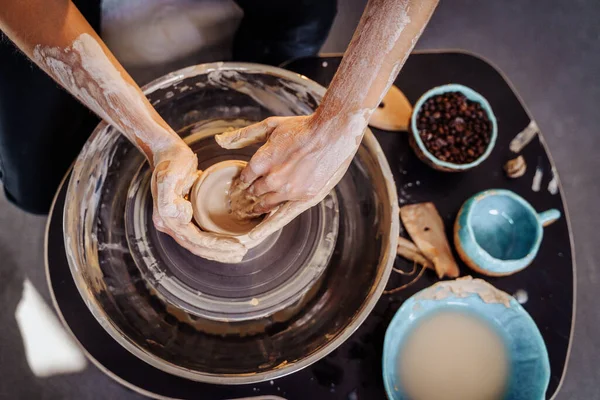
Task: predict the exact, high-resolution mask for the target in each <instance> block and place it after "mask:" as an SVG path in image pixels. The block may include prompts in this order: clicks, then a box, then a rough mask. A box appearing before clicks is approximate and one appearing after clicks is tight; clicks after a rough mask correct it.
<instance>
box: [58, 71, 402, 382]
mask: <svg viewBox="0 0 600 400" xmlns="http://www.w3.org/2000/svg"><path fill="white" fill-rule="evenodd" d="M145 92H146V94H147V95H148V96H149V97H150V99H151V102H152V104H153V105H154V107H155V108H156V109H157V111H158V112H159V113H160V114H161V116H162V117H163V118H164V119H165V120H166V122H167V123H168V124H169V125H170V126H171V127H173V129H174V130H175V131H177V132H178V133H179V134H180V135H181V136H182V137H183V138H184V140H185V141H186V142H187V143H188V144H189V145H190V147H191V148H192V149H193V150H194V151H195V152H196V154H197V156H198V162H199V163H198V168H199V169H200V170H206V169H207V168H209V167H210V166H212V165H215V164H217V163H219V162H222V161H226V160H241V161H248V160H249V159H250V157H251V156H252V154H253V153H254V152H255V151H256V150H257V148H258V146H252V147H249V148H245V149H240V150H225V149H222V148H220V147H219V146H218V144H217V143H216V142H215V140H214V135H215V134H219V133H222V132H224V131H226V130H230V129H236V128H239V127H243V126H246V125H248V124H250V123H252V122H256V121H261V120H263V119H264V118H267V117H269V116H272V115H306V114H309V113H311V112H313V111H314V110H315V109H316V107H317V105H318V103H319V101H320V100H321V98H322V96H323V94H324V92H325V89H324V88H323V87H321V86H319V85H318V84H316V83H314V82H312V81H310V80H309V79H307V78H305V77H303V76H301V75H298V74H295V73H291V72H289V71H285V70H282V69H278V68H273V67H268V66H262V65H255V64H235V63H231V64H228V63H216V64H205V65H199V66H194V67H190V68H186V69H183V70H180V71H176V72H174V73H171V74H169V75H166V76H164V77H163V78H160V79H158V80H156V81H155V82H153V83H151V84H149V85H148V86H146V88H145ZM150 173H151V171H150V168H149V166H148V164H147V163H146V162H145V159H144V158H143V156H142V155H141V154H140V153H139V152H138V151H137V150H136V149H135V148H134V146H132V145H131V144H130V143H129V142H128V141H127V140H126V139H125V138H124V137H122V136H121V135H120V134H119V133H118V132H117V131H116V130H114V129H112V128H111V127H109V126H107V125H105V124H101V125H100V126H99V127H98V128H97V129H96V130H95V132H94V133H93V135H92V137H91V138H90V139H89V141H88V142H87V144H86V145H85V147H84V149H83V150H82V152H81V154H80V156H79V158H78V160H77V162H76V164H75V167H74V169H73V173H72V177H71V180H70V182H69V187H68V190H67V195H66V202H65V208H64V224H63V228H64V229H63V231H64V238H65V239H64V240H65V249H66V253H67V259H68V262H69V267H70V269H71V273H72V275H73V278H74V281H75V284H76V286H77V288H78V290H79V293H80V294H81V296H82V298H83V299H84V301H85V303H86V305H87V307H88V308H89V310H90V311H91V313H92V314H93V315H94V317H95V318H96V319H97V320H98V322H99V323H100V324H101V325H102V327H103V328H104V329H105V330H106V332H107V333H109V334H110V335H111V336H112V338H113V339H114V340H116V341H117V342H118V343H119V344H120V345H122V346H123V347H124V348H125V349H127V350H128V351H130V352H131V353H132V354H134V355H135V356H137V357H138V358H139V359H141V360H143V361H145V362H147V363H148V364H150V365H152V366H154V367H156V368H159V369H161V370H163V371H166V372H168V373H171V374H173V375H177V376H180V377H184V378H187V379H192V380H196V381H203V382H211V383H219V384H242V383H251V382H259V381H264V380H270V379H274V378H277V377H280V376H283V375H287V374H290V373H292V372H294V371H297V370H299V369H301V368H303V367H306V366H307V365H310V364H311V363H313V362H315V361H317V360H319V359H321V358H322V357H324V356H325V355H327V354H328V353H330V352H331V351H333V350H334V349H335V348H336V347H338V346H339V345H340V344H341V343H343V342H344V341H345V340H346V339H347V338H348V337H349V336H350V335H351V334H352V332H354V331H355V330H356V329H357V328H358V326H359V325H360V324H361V323H362V322H363V321H364V320H365V318H366V317H367V316H368V314H369V312H370V311H371V310H372V309H373V307H374V306H375V303H376V302H377V300H378V299H379V296H380V295H381V293H382V291H383V289H384V287H385V284H386V282H387V279H388V277H389V274H390V272H391V268H392V265H393V262H394V259H395V241H396V238H397V236H398V231H399V222H398V216H397V215H398V206H397V204H398V200H397V194H396V188H395V185H394V181H393V177H392V176H391V172H390V168H389V165H388V163H387V161H386V159H385V156H384V155H383V153H382V151H381V148H380V146H379V144H378V143H377V141H376V139H375V137H374V136H373V135H372V133H370V132H367V133H366V135H365V137H364V139H363V142H362V144H361V147H360V149H359V150H358V152H357V155H356V157H355V158H354V160H353V162H352V164H351V166H350V168H349V170H348V172H347V174H346V175H345V177H344V178H343V179H342V181H341V182H340V183H339V184H338V185H337V186H336V188H335V189H334V190H333V191H332V192H331V193H330V195H328V196H327V197H326V198H325V199H324V201H322V202H321V203H320V204H318V205H316V206H315V207H313V208H311V209H310V210H307V211H306V212H304V213H303V214H301V215H300V216H298V217H297V218H296V219H295V220H294V221H292V222H291V223H290V224H288V225H287V226H286V227H285V228H283V229H282V230H281V231H279V232H276V233H274V234H273V235H272V236H269V237H267V238H266V239H265V240H264V241H263V242H261V243H260V244H259V245H258V246H256V247H255V248H253V249H251V250H249V252H248V254H247V255H246V257H245V258H244V260H242V262H241V263H240V264H224V263H217V262H211V261H207V260H205V259H202V258H199V257H196V256H193V255H192V254H191V253H189V252H188V251H187V250H185V249H182V248H181V247H179V246H178V245H177V244H176V243H175V242H174V240H173V239H172V238H170V237H169V236H167V235H164V234H162V233H160V232H158V231H156V229H155V228H154V225H153V224H152V197H151V194H150V187H149V182H150ZM357 243H360V246H357Z"/></svg>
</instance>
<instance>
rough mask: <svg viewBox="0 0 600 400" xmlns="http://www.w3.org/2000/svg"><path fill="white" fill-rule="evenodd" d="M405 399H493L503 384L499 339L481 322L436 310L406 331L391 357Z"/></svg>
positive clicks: (499, 394)
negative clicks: (398, 352) (395, 365)
mask: <svg viewBox="0 0 600 400" xmlns="http://www.w3.org/2000/svg"><path fill="white" fill-rule="evenodd" d="M397 363H398V364H397V365H398V369H397V371H398V373H399V378H400V379H399V380H400V382H402V386H403V388H404V390H405V391H406V393H407V394H408V396H409V398H410V399H411V400H497V399H502V398H503V397H504V394H505V392H506V386H507V382H508V370H509V360H508V355H507V351H506V346H505V344H504V341H503V339H502V338H501V337H500V336H499V335H498V334H497V333H496V332H495V331H494V329H493V328H492V327H491V326H489V325H488V323H487V322H485V321H484V320H482V319H480V318H477V317H475V316H471V315H469V314H466V313H463V312H459V311H445V312H439V313H436V314H434V315H432V316H431V317H429V318H427V319H426V320H424V321H423V322H421V323H420V324H419V325H418V326H417V327H416V328H414V329H413V331H412V332H411V333H409V336H408V338H407V339H406V343H405V344H404V346H403V348H402V350H401V351H400V354H399V356H398V360H397Z"/></svg>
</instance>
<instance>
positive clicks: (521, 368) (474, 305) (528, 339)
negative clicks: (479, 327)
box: [383, 277, 550, 400]
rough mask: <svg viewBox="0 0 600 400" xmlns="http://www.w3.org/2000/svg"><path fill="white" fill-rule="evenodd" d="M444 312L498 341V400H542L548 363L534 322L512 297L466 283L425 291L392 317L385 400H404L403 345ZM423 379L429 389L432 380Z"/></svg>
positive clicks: (474, 282) (487, 286)
mask: <svg viewBox="0 0 600 400" xmlns="http://www.w3.org/2000/svg"><path fill="white" fill-rule="evenodd" d="M444 312H453V313H457V312H459V313H465V314H467V315H469V316H472V317H473V318H476V319H478V320H479V321H481V322H482V323H485V324H486V326H487V327H489V328H491V329H492V331H493V332H494V333H495V334H497V335H498V336H499V337H500V338H501V340H502V342H503V343H504V348H505V351H506V352H507V360H508V369H507V371H508V373H507V378H506V380H505V389H504V395H503V396H502V398H503V399H507V400H543V399H544V398H545V394H546V388H547V387H548V382H549V380H550V362H549V359H548V352H547V350H546V346H545V344H544V340H543V338H542V335H541V334H540V331H539V330H538V328H537V326H536V324H535V322H534V321H533V319H532V318H531V317H530V316H529V314H528V313H527V311H525V309H524V308H523V307H522V306H521V305H520V304H519V303H518V302H517V301H516V300H515V299H514V298H512V296H510V295H508V294H507V293H504V292H501V291H499V290H498V289H496V288H494V287H493V286H492V285H490V284H489V283H487V282H485V281H482V280H480V279H471V278H470V277H466V278H459V279H457V280H455V281H446V282H439V283H437V284H435V285H433V286H430V287H429V288H426V289H424V290H422V291H420V292H418V293H416V294H415V295H413V296H412V297H410V298H409V299H408V300H407V301H405V302H404V303H403V304H402V306H401V307H400V309H399V310H398V311H397V312H396V314H395V316H394V318H393V319H392V322H391V323H390V325H389V327H388V329H387V331H386V334H385V341H384V349H383V380H384V385H385V389H386V392H387V395H388V397H389V398H390V399H391V400H409V397H408V394H407V392H406V386H408V385H407V384H406V382H403V380H402V374H401V373H400V371H399V369H400V367H399V363H398V359H399V357H401V356H402V352H403V351H406V346H405V345H406V342H407V339H408V338H409V337H410V336H411V334H412V333H413V332H414V330H415V329H416V328H417V327H418V326H419V325H420V324H422V323H423V321H425V320H427V319H428V318H431V317H432V316H434V315H436V314H437V315H439V314H438V313H444ZM441 338H442V339H443V337H441ZM447 345H448V346H452V343H447ZM428 378H429V379H430V382H431V384H435V381H436V379H435V377H433V376H428ZM466 379H468V377H466Z"/></svg>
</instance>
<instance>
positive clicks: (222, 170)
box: [190, 160, 260, 236]
mask: <svg viewBox="0 0 600 400" xmlns="http://www.w3.org/2000/svg"><path fill="white" fill-rule="evenodd" d="M246 164H247V163H246V162H245V161H239V160H227V161H221V162H218V163H216V164H214V165H212V166H210V167H209V168H207V169H206V170H204V171H202V174H200V176H199V177H198V179H197V180H196V182H195V183H194V186H193V187H192V190H191V192H190V199H191V201H192V206H193V210H194V219H195V220H196V222H197V223H198V225H200V227H201V228H202V229H203V230H205V231H208V232H214V233H220V234H223V235H226V236H241V235H245V234H247V233H248V232H250V231H251V230H252V228H254V227H255V226H256V225H258V223H259V222H260V221H259V220H250V221H243V222H240V221H237V220H235V219H234V218H233V217H232V216H231V210H230V207H229V199H228V196H229V191H230V189H231V184H232V183H233V181H234V179H235V178H237V177H238V176H239V175H240V173H241V171H242V170H243V169H244V167H245V166H246Z"/></svg>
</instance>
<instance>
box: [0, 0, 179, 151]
mask: <svg viewBox="0 0 600 400" xmlns="http://www.w3.org/2000/svg"><path fill="white" fill-rule="evenodd" d="M0 28H1V29H2V31H4V32H5V34H6V35H7V36H8V37H9V38H10V39H12V40H13V41H14V42H15V43H16V44H17V46H18V47H19V48H20V49H21V50H22V51H23V52H24V53H25V54H26V55H27V56H28V57H30V58H31V59H32V60H33V61H34V62H35V63H36V64H37V65H38V66H39V67H40V68H42V69H43V70H44V71H46V72H47V73H48V74H49V75H50V76H52V77H53V78H54V79H55V80H56V81H57V82H58V83H59V84H60V85H62V86H63V87H64V88H65V89H66V90H68V91H69V92H70V93H71V94H73V95H74V96H75V97H77V98H78V99H79V100H80V101H81V102H82V103H83V104H85V105H86V106H88V107H89V108H90V109H91V110H93V111H94V112H95V113H96V114H98V115H99V116H100V117H101V118H103V119H104V120H105V121H106V122H108V123H110V124H111V125H113V126H115V127H116V128H117V129H119V130H120V131H121V132H123V134H125V136H127V138H129V139H130V140H131V141H132V142H133V143H134V144H135V145H136V146H137V147H138V148H139V149H140V150H141V151H143V152H144V154H146V156H147V157H148V158H149V160H150V161H151V162H152V163H154V162H155V161H156V160H155V156H156V155H157V154H160V153H161V152H162V151H167V149H169V148H172V147H173V146H178V145H181V144H182V143H183V142H182V141H181V139H180V138H179V137H178V136H177V134H176V133H175V132H173V130H172V129H171V128H170V127H169V126H168V125H167V124H166V122H164V120H163V119H162V118H161V117H160V116H159V115H158V113H156V111H155V110H154V108H153V107H152V106H151V104H150V103H149V102H148V101H147V99H146V97H145V96H144V94H143V93H142V92H141V90H140V89H139V87H138V86H137V85H136V83H135V82H134V81H133V79H132V78H131V77H130V76H129V74H127V72H126V71H125V70H124V69H123V67H122V66H121V65H120V64H119V62H118V61H117V60H116V59H115V58H114V56H113V55H112V53H111V52H110V50H108V48H107V47H106V46H105V45H104V43H103V42H102V40H101V39H100V38H99V37H98V35H97V34H96V33H95V32H94V30H93V29H92V28H91V26H90V25H89V24H88V23H87V21H86V20H85V18H83V16H82V15H81V13H80V12H79V10H77V8H76V7H75V5H74V4H73V3H72V2H71V1H70V0H53V1H48V0H5V1H4V2H3V4H2V7H0Z"/></svg>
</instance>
